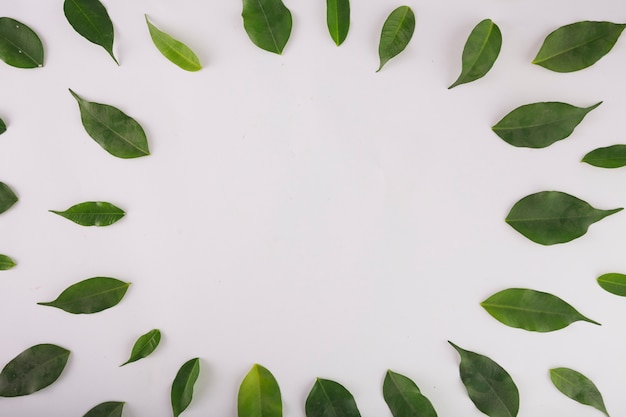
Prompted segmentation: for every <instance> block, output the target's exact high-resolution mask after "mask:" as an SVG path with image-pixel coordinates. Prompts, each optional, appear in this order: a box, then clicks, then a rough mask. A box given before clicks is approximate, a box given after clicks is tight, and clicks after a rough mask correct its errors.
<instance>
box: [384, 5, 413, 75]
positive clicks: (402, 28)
mask: <svg viewBox="0 0 626 417" xmlns="http://www.w3.org/2000/svg"><path fill="white" fill-rule="evenodd" d="M414 30H415V14H414V13H413V10H411V8H410V7H409V6H400V7H398V8H397V9H395V10H394V11H392V12H391V14H390V15H389V17H387V20H385V24H384V25H383V29H382V31H381V33H380V43H379V44H378V57H379V58H380V66H379V67H378V69H377V70H376V72H378V71H380V70H381V69H382V68H383V66H384V65H385V64H386V63H387V62H388V61H389V60H390V59H391V58H393V57H395V56H396V55H398V54H399V53H400V52H402V51H404V48H406V47H407V45H408V44H409V41H410V40H411V38H412V37H413V31H414Z"/></svg>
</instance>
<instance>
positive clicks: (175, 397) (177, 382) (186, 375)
mask: <svg viewBox="0 0 626 417" xmlns="http://www.w3.org/2000/svg"><path fill="white" fill-rule="evenodd" d="M199 374H200V359H199V358H194V359H190V360H188V361H187V362H185V363H184V364H183V366H181V367H180V369H179V370H178V373H177V374H176V378H174V382H173V383H172V395H171V399H172V411H173V413H174V417H178V416H179V415H180V413H182V412H183V411H185V410H186V409H187V407H188V406H189V404H190V403H191V400H192V399H193V386H194V384H195V383H196V380H197V379H198V375H199Z"/></svg>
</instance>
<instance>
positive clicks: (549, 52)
mask: <svg viewBox="0 0 626 417" xmlns="http://www.w3.org/2000/svg"><path fill="white" fill-rule="evenodd" d="M625 27H626V25H623V24H615V23H611V22H593V21H583V22H576V23H572V24H569V25H565V26H562V27H560V28H558V29H556V30H555V31H554V32H552V33H550V34H549V35H548V36H547V37H546V39H545V40H544V41H543V44H542V45H541V48H540V49H539V52H537V56H536V57H535V59H534V60H533V64H537V65H541V66H542V67H544V68H547V69H549V70H552V71H556V72H572V71H578V70H581V69H583V68H587V67H590V66H591V65H593V64H595V63H596V62H597V61H598V60H599V59H600V58H602V57H603V56H604V55H606V54H608V53H609V51H610V50H611V49H612V48H613V45H615V43H616V42H617V40H618V39H619V37H620V35H621V34H622V31H623V30H624V28H625Z"/></svg>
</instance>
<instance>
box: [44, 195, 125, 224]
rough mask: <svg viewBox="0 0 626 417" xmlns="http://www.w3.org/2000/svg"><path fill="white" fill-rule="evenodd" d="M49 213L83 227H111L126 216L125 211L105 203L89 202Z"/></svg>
mask: <svg viewBox="0 0 626 417" xmlns="http://www.w3.org/2000/svg"><path fill="white" fill-rule="evenodd" d="M49 211H50V212H51V213H54V214H58V215H59V216H62V217H65V218H66V219H68V220H71V221H73V222H74V223H76V224H80V225H81V226H109V225H112V224H113V223H115V222H117V221H118V220H120V219H121V218H122V217H124V215H125V214H126V213H124V210H122V209H120V208H119V207H117V206H115V205H113V204H111V203H107V202H105V201H87V202H84V203H79V204H75V205H73V206H72V207H70V208H68V209H67V210H65V211H56V210H49Z"/></svg>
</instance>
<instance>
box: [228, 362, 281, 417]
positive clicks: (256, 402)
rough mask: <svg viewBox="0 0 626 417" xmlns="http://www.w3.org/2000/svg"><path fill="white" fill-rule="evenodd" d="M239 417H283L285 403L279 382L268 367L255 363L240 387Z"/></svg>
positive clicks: (238, 400) (238, 399)
mask: <svg viewBox="0 0 626 417" xmlns="http://www.w3.org/2000/svg"><path fill="white" fill-rule="evenodd" d="M237 411H238V412H237V415H238V416H239V417H282V415H283V403H282V399H281V396H280V388H279V387H278V382H276V379H275V378H274V375H272V374H271V372H270V371H268V370H267V369H266V368H264V367H262V366H261V365H254V366H253V367H252V369H251V370H250V372H248V375H246V377H245V378H244V380H243V382H242V383H241V386H240V387H239V395H238V397H237Z"/></svg>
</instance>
